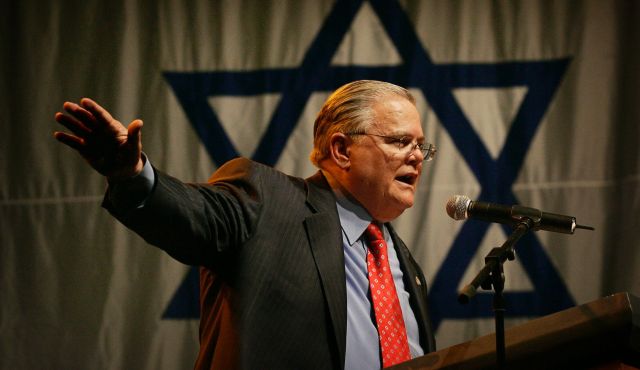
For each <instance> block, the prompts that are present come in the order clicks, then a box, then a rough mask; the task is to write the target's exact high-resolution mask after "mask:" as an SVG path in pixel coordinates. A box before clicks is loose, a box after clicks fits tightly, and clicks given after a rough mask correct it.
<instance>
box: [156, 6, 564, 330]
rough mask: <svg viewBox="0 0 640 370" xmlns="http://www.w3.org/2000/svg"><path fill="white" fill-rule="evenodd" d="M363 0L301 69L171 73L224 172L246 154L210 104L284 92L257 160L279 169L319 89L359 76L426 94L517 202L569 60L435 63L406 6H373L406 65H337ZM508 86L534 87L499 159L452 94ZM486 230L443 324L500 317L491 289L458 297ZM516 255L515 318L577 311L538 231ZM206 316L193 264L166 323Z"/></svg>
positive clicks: (436, 306)
mask: <svg viewBox="0 0 640 370" xmlns="http://www.w3.org/2000/svg"><path fill="white" fill-rule="evenodd" d="M362 3H363V0H358V1H347V0H345V1H337V2H336V4H335V5H334V7H333V9H332V10H331V12H330V13H329V15H328V16H327V18H326V19H325V21H324V24H323V25H322V27H321V29H320V31H319V32H318V35H317V36H316V38H315V39H314V40H313V42H312V43H311V45H310V47H309V49H308V51H307V53H306V55H305V57H304V59H303V61H302V63H301V65H300V66H299V67H297V68H282V69H264V70H255V71H244V72H224V71H218V72H193V73H174V72H165V73H164V76H165V78H166V80H167V81H168V83H169V84H170V86H171V87H172V88H173V90H174V92H175V94H176V96H177V97H178V100H179V102H180V104H181V105H182V107H183V109H184V111H185V113H186V114H187V116H188V118H189V120H190V122H191V124H192V125H193V127H194V128H195V130H196V132H197V134H198V135H199V136H200V138H201V140H202V142H203V143H204V145H205V147H206V149H207V151H208V153H209V154H210V156H211V158H212V159H213V161H214V162H215V163H216V164H217V165H218V166H219V165H221V164H223V163H224V162H226V161H228V160H230V159H232V158H234V157H236V156H237V155H238V153H237V151H236V149H235V147H234V145H233V143H232V142H231V140H230V139H229V137H228V136H227V134H226V132H225V131H224V129H223V126H222V125H221V123H220V121H219V119H218V117H217V116H216V114H215V112H214V111H213V110H212V108H211V106H210V105H209V104H208V101H207V99H208V98H209V97H211V96H253V95H259V94H267V93H280V94H281V100H280V102H279V104H278V105H277V107H276V109H275V111H274V113H273V115H272V117H271V119H270V121H269V126H268V128H267V130H266V132H265V133H264V136H263V137H262V139H261V141H260V143H259V144H258V147H257V149H256V150H255V152H254V153H253V155H252V159H254V160H256V161H259V162H262V163H265V164H268V165H275V164H276V162H277V160H278V158H279V157H280V154H281V153H282V151H283V149H284V147H285V145H286V142H287V140H288V138H289V135H290V134H291V133H292V132H293V130H294V128H295V125H296V123H297V122H298V120H299V117H300V115H301V113H302V111H303V109H304V106H305V104H306V102H307V100H308V99H309V97H310V95H311V94H312V93H313V92H316V91H323V92H330V91H333V90H335V89H336V88H338V87H339V86H341V85H343V84H345V83H347V82H350V81H353V80H357V79H375V80H384V81H389V82H392V83H395V84H397V85H401V86H405V87H409V88H417V89H420V90H421V91H422V93H423V94H424V97H425V98H426V100H427V101H428V102H429V104H430V106H431V108H432V109H433V110H434V112H435V113H436V114H437V116H438V118H439V120H440V122H442V124H443V125H444V128H445V129H446V130H447V131H448V133H449V135H450V136H451V138H452V139H453V142H454V144H455V145H456V147H457V149H458V150H459V151H460V153H461V155H462V157H463V158H464V160H465V161H466V162H467V164H468V166H469V167H470V169H471V171H472V173H473V174H474V176H475V178H476V179H477V181H478V182H479V184H480V185H481V188H482V190H481V194H480V197H479V199H480V200H483V201H490V202H498V203H506V204H514V203H518V201H517V199H516V197H515V195H514V193H513V191H512V189H511V188H512V185H513V183H514V181H515V180H516V177H517V174H518V172H519V170H520V168H521V167H522V164H523V162H524V159H525V155H526V153H527V151H528V149H529V146H530V144H531V140H532V138H533V136H534V134H535V132H536V130H537V128H538V126H539V124H540V121H541V119H542V116H543V115H544V113H545V111H546V109H547V107H548V105H549V103H550V102H551V99H552V97H553V95H554V93H555V91H556V89H557V87H558V84H559V83H560V81H561V79H562V76H563V74H564V72H565V70H566V68H567V66H568V64H569V60H568V59H558V60H544V61H533V62H510V63H486V64H478V63H476V64H435V63H433V61H432V60H431V58H430V57H429V55H428V53H427V51H426V50H425V49H424V48H423V46H422V44H421V43H420V41H419V39H418V37H417V35H416V33H415V31H414V29H413V28H412V25H411V22H410V20H409V18H408V17H407V15H406V14H405V12H404V10H403V9H402V7H401V6H400V5H399V4H398V2H397V1H385V0H371V1H370V4H371V6H372V8H373V9H374V11H375V13H376V14H377V16H378V17H379V18H380V20H381V22H382V24H383V26H384V28H385V30H386V32H387V34H388V36H389V38H390V39H391V41H392V42H393V44H394V45H395V47H396V48H397V51H398V53H399V54H400V56H401V58H402V60H403V64H401V65H398V66H380V67H371V66H331V65H330V63H331V59H332V57H333V55H334V54H335V52H336V50H337V48H338V46H339V45H340V42H341V40H342V39H343V37H344V35H345V34H346V32H347V31H348V29H349V26H350V25H351V23H352V22H353V19H354V18H355V16H356V14H357V12H358V10H359V9H360V7H361V5H362ZM510 86H526V87H527V89H528V92H527V94H526V96H525V98H524V100H523V102H522V105H521V106H520V107H519V110H518V112H517V114H516V116H515V118H514V120H513V123H512V125H511V129H510V131H509V133H508V135H507V138H506V143H505V145H504V147H503V148H502V150H501V152H500V154H499V156H498V158H497V159H495V160H494V159H493V158H492V157H491V155H490V154H489V152H488V150H487V149H486V147H485V146H484V144H483V143H482V140H481V139H480V137H479V136H478V135H477V133H476V132H475V131H474V130H473V128H472V126H471V124H470V123H469V120H468V119H467V117H466V116H465V115H464V113H463V112H462V110H461V108H460V106H459V105H458V103H457V102H456V100H455V98H454V96H453V89H456V88H474V87H510ZM247 124H250V123H247ZM488 228H489V224H488V223H483V222H479V221H467V222H465V223H464V225H463V226H462V228H461V230H460V232H459V234H458V235H457V237H456V238H455V241H454V243H453V245H452V247H451V249H450V251H449V253H448V255H447V257H446V258H445V260H444V262H443V263H442V265H441V267H440V269H439V270H438V271H437V273H436V274H435V278H434V281H433V282H431V287H430V293H429V304H430V307H431V316H432V317H431V318H432V321H433V325H434V327H435V328H437V327H438V326H439V325H440V323H441V322H442V320H444V319H461V318H477V317H488V316H492V315H493V313H492V311H491V293H479V294H478V295H477V296H476V297H475V299H474V300H472V301H471V303H470V304H468V305H465V306H462V305H459V304H458V303H457V300H456V295H457V293H456V290H457V287H458V286H459V284H460V281H461V279H462V276H463V274H464V272H465V270H466V267H467V266H468V265H469V263H470V261H471V259H472V258H473V256H474V255H475V253H476V251H477V249H478V248H479V246H480V242H481V241H482V239H483V237H484V235H485V234H486V233H487V230H488ZM503 230H504V232H505V235H508V234H509V233H510V232H511V230H510V229H509V228H508V227H507V226H504V227H503ZM517 251H518V256H519V259H520V261H521V263H522V266H523V267H524V269H525V271H526V273H527V274H528V276H529V278H530V280H531V282H532V284H533V287H534V290H533V291H531V292H506V293H505V298H506V300H507V302H508V307H507V316H510V317H523V316H524V317H531V316H539V315H545V314H548V313H551V312H555V311H558V310H561V309H564V308H567V307H571V306H573V305H574V301H573V299H572V297H571V295H570V293H569V292H568V290H567V288H566V286H565V284H564V282H563V281H562V279H561V278H560V276H559V274H558V272H557V271H556V270H555V268H554V267H553V264H552V263H551V261H550V260H549V257H548V256H547V254H546V253H545V251H544V249H543V248H542V245H541V243H540V241H539V240H538V238H537V237H536V236H535V234H533V233H530V234H528V235H526V236H525V237H523V238H522V239H521V240H520V241H519V244H518V246H517ZM507 278H508V277H507ZM198 316H199V308H198V272H197V270H196V269H195V268H192V269H191V270H190V271H189V273H188V274H187V278H186V279H185V281H184V282H183V283H182V285H181V286H180V287H179V288H178V290H177V292H176V294H175V295H174V298H173V299H172V301H171V302H170V304H169V306H168V307H167V309H166V311H165V314H164V317H165V318H197V317H198Z"/></svg>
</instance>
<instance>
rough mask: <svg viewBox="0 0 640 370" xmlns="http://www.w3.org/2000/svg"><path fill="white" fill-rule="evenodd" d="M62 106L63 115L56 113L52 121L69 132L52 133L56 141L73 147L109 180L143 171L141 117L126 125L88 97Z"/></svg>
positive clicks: (123, 177)
mask: <svg viewBox="0 0 640 370" xmlns="http://www.w3.org/2000/svg"><path fill="white" fill-rule="evenodd" d="M63 108H64V110H65V112H66V114H65V113H61V112H57V113H56V114H55V120H56V121H57V122H58V123H60V124H61V125H63V126H64V127H66V128H67V129H69V130H70V131H71V134H69V133H66V132H60V131H56V132H54V134H53V135H54V137H55V138H56V139H57V140H58V141H59V142H61V143H63V144H66V145H68V146H70V147H71V148H73V149H75V150H76V151H77V152H78V153H80V155H82V157H83V158H84V159H85V160H86V161H87V162H88V163H89V164H90V165H91V167H93V168H94V169H95V170H96V171H98V172H99V173H101V174H102V175H104V176H107V177H108V178H109V180H114V181H117V180H120V179H125V178H128V177H131V176H135V175H137V174H139V173H140V171H142V167H143V162H142V158H141V157H142V156H141V153H142V136H141V130H142V121H141V120H139V119H137V120H134V121H132V122H131V123H130V124H129V126H128V127H125V126H124V125H123V124H122V123H120V122H119V121H117V120H116V119H114V118H113V117H112V116H111V114H109V112H107V110H106V109H104V108H102V107H101V106H100V105H98V103H96V102H95V101H93V100H91V99H88V98H83V99H82V100H80V104H76V103H71V102H65V103H64V105H63Z"/></svg>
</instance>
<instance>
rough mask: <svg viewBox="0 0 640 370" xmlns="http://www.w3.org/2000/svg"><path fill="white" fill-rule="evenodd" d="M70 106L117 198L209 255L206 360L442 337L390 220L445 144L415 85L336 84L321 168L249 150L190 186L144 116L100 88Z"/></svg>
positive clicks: (260, 364)
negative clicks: (112, 102)
mask: <svg viewBox="0 0 640 370" xmlns="http://www.w3.org/2000/svg"><path fill="white" fill-rule="evenodd" d="M64 110H65V111H66V114H63V113H60V112H58V113H57V114H56V116H55V119H56V121H58V122H59V123H61V124H62V125H64V126H65V127H67V128H68V129H69V130H71V132H72V133H71V134H68V133H63V132H56V133H55V134H54V135H55V137H56V139H58V140H59V141H61V142H62V143H64V144H67V145H68V146H70V147H72V148H74V149H76V150H77V151H78V152H79V153H80V154H81V155H82V156H83V157H84V158H85V159H86V160H87V161H88V162H89V164H90V165H91V166H92V167H93V168H94V169H96V170H97V171H98V172H100V173H101V174H102V175H104V176H106V177H107V179H108V182H109V189H108V190H107V194H106V196H105V201H104V207H106V208H107V209H108V210H109V212H111V213H112V214H113V215H114V216H115V217H116V218H117V219H118V220H120V221H121V222H122V223H123V224H124V225H126V226H127V227H129V228H131V229H132V230H134V231H135V232H136V233H138V234H139V235H141V236H142V237H143V238H144V239H145V240H147V241H148V242H149V243H151V244H153V245H156V246H158V247H160V248H162V249H163V250H165V251H166V252H167V253H169V254H170V255H171V256H173V257H174V258H175V259H177V260H178V261H181V262H183V263H186V264H191V265H197V266H201V269H200V289H201V322H200V342H201V348H200V353H199V355H198V359H197V362H196V368H198V369H208V368H211V369H214V368H215V369H230V368H248V369H257V368H260V369H311V368H318V369H339V368H347V369H376V368H381V367H386V366H390V365H393V364H395V363H398V362H402V361H406V360H408V359H410V358H412V357H417V356H421V355H422V354H424V353H427V352H430V351H433V350H434V349H435V342H434V338H433V333H432V330H431V327H430V324H429V318H428V310H427V304H426V299H427V291H426V281H425V279H424V276H423V274H422V272H421V270H420V267H419V266H418V264H417V263H416V262H415V261H414V260H413V258H412V257H411V255H410V253H409V250H408V249H407V247H406V246H405V245H404V243H403V242H402V240H400V238H398V236H397V235H396V234H395V232H394V231H393V228H392V227H391V225H390V224H389V223H388V222H389V221H391V220H393V219H395V218H396V217H398V216H399V215H400V214H401V213H402V212H403V211H404V210H405V209H407V208H409V207H411V206H412V205H413V202H414V196H415V191H416V187H417V185H418V180H419V177H420V174H421V172H422V165H423V161H425V160H429V159H431V158H432V157H433V155H434V154H435V147H433V146H432V145H430V144H426V143H425V142H424V140H425V139H424V135H423V132H422V127H421V124H420V117H419V114H418V112H417V109H416V107H415V101H414V99H413V97H412V96H411V95H410V93H409V92H408V91H407V90H405V89H403V88H401V87H398V86H395V85H392V84H389V83H385V82H379V81H356V82H352V83H350V84H347V85H345V86H343V87H341V88H340V89H338V90H336V92H334V93H333V94H332V95H331V96H330V97H329V98H328V99H327V101H326V103H325V104H324V106H323V108H322V109H321V111H320V113H319V114H318V117H317V119H316V122H315V125H314V148H313V152H312V154H311V160H312V162H313V163H314V164H315V165H316V166H317V167H319V169H320V170H319V171H318V172H317V173H316V174H315V175H314V176H312V177H310V178H308V179H300V178H295V177H290V176H287V175H285V174H283V173H281V172H278V171H276V170H274V169H272V168H269V167H267V166H264V165H261V164H258V163H255V162H252V161H250V160H247V159H243V158H239V159H235V160H232V161H230V162H228V163H227V164H225V165H223V166H222V167H220V168H219V169H218V171H216V173H215V174H214V175H213V176H212V177H211V179H210V181H209V184H199V185H196V184H184V183H182V182H180V181H178V180H176V179H174V178H172V177H170V176H168V175H166V174H164V173H162V172H161V171H159V170H157V169H155V168H153V167H152V166H151V164H150V161H149V160H146V158H145V157H144V155H143V154H142V152H141V149H142V145H141V136H140V133H141V128H142V121H140V120H135V121H133V122H132V123H131V124H129V126H128V128H125V127H124V126H123V125H122V124H121V123H120V122H118V121H116V120H115V119H113V117H111V115H110V114H109V113H108V112H107V111H106V110H105V109H103V108H102V107H100V106H99V105H98V104H97V103H95V102H93V101H92V100H90V99H83V100H81V102H80V105H78V104H74V103H69V102H67V103H65V104H64ZM369 277H371V279H369ZM378 277H379V279H378ZM386 282H389V284H386ZM385 311H386V312H385Z"/></svg>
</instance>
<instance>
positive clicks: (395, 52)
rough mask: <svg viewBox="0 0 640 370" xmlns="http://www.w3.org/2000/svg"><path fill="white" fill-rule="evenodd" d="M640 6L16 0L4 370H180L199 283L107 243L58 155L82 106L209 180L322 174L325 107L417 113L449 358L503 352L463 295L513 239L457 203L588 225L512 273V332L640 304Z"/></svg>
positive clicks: (422, 242) (428, 252)
mask: <svg viewBox="0 0 640 370" xmlns="http://www.w3.org/2000/svg"><path fill="white" fill-rule="evenodd" d="M639 4H640V3H638V2H635V1H600V0H591V1H589V0H586V1H513V2H511V1H395V0H389V1H373V0H372V1H364V2H363V1H336V2H333V1H297V0H295V1H271V2H268V1H197V0H193V1H170V0H164V1H163V0H161V1H128V0H127V1H125V0H120V1H103V0H88V1H82V2H80V1H72V0H63V1H56V2H41V1H36V0H23V1H19V2H18V1H14V2H10V3H9V4H5V5H4V6H3V12H2V15H1V16H0V20H1V22H0V45H1V46H0V50H1V53H2V58H1V59H0V69H1V72H2V73H1V74H0V82H1V84H2V85H1V86H2V88H1V90H0V94H2V95H1V97H0V117H1V119H2V124H1V125H0V130H1V131H0V368H2V369H34V368H45V369H186V368H190V367H191V366H192V364H193V361H194V359H195V354H196V351H197V348H198V339H197V332H198V328H197V316H198V307H197V280H196V279H194V277H195V274H194V271H195V270H194V269H192V268H190V267H188V266H184V265H182V264H180V263H178V262H175V261H174V260H172V259H171V258H170V257H168V256H167V255H166V254H164V253H163V252H161V251H159V250H158V249H156V248H154V247H151V246H149V245H146V243H145V242H144V241H142V240H141V239H140V238H139V237H137V236H136V235H135V234H133V233H132V232H130V231H128V230H126V229H125V228H124V227H123V226H121V225H119V224H118V223H117V222H115V221H114V220H113V219H112V218H111V217H110V216H109V215H108V214H107V212H106V211H104V210H103V209H101V207H100V202H101V199H102V195H103V192H104V189H105V187H106V184H105V181H104V179H103V178H101V177H100V176H99V175H98V174H96V173H94V172H93V171H92V170H91V169H89V168H88V167H87V165H86V164H85V163H84V162H83V160H82V159H81V158H80V157H79V156H77V155H76V154H75V153H74V152H73V151H72V150H70V149H68V148H66V147H64V146H62V145H60V144H58V143H57V142H56V141H55V140H54V139H53V138H52V135H51V133H52V131H53V130H55V129H58V127H56V125H57V124H56V123H55V122H54V120H53V115H54V113H55V112H56V111H58V110H60V109H61V106H62V103H63V102H64V101H66V100H72V101H78V100H79V99H80V98H81V97H84V96H88V97H92V98H94V99H96V100H97V101H98V102H100V103H101V104H103V105H104V106H105V107H107V108H108V109H109V110H110V111H111V112H112V113H113V114H114V115H115V116H116V117H118V118H119V119H120V120H122V121H123V122H125V123H128V122H130V121H132V120H133V119H135V118H142V119H143V120H144V122H145V126H144V129H143V142H144V150H145V152H146V153H147V154H148V157H149V158H150V160H151V161H152V163H153V164H154V165H156V166H157V167H159V168H161V169H163V170H165V171H167V172H169V173H171V174H173V175H174V176H176V177H178V178H180V179H183V180H185V181H205V180H206V179H207V178H208V177H209V175H210V174H211V173H212V172H213V171H214V170H215V169H216V168H217V167H218V166H220V165H221V164H222V163H223V162H225V161H226V160H228V159H230V158H232V157H234V156H237V155H243V156H247V157H252V158H254V159H256V160H258V161H261V162H264V163H267V164H269V165H273V166H275V167H276V168H279V169H281V170H283V171H285V172H287V173H290V174H293V175H297V176H303V177H304V176H308V175H310V174H312V173H313V172H314V168H313V167H312V165H311V164H310V162H309V161H308V154H309V151H310V148H311V144H312V132H311V131H312V123H313V120H314V118H315V114H316V112H317V111H318V110H319V108H320V105H321V104H322V102H323V101H324V99H325V98H326V97H327V96H328V94H329V92H330V91H332V90H334V89H335V88H337V87H338V86H340V85H342V84H343V83H346V82H348V81H351V80H354V79H362V78H368V79H381V80H387V81H390V82H394V83H396V84H399V85H403V86H406V87H408V88H410V89H411V91H413V92H414V93H415V96H416V98H417V101H418V107H419V110H420V111H421V114H422V117H423V125H424V130H425V133H426V137H427V140H428V141H429V142H433V143H435V144H436V145H437V146H438V148H439V149H438V150H439V151H438V155H437V158H436V160H435V161H433V162H431V163H428V164H426V165H425V170H424V176H423V179H422V181H421V183H420V187H419V191H418V195H417V199H416V204H415V206H414V207H413V208H412V209H411V210H409V211H407V212H405V214H403V215H402V216H401V217H400V218H399V219H398V220H397V221H396V222H395V225H396V227H397V230H398V232H399V234H400V235H401V236H402V237H403V238H404V240H405V241H406V242H407V244H408V245H409V246H410V248H411V249H412V251H413V253H414V255H415V257H416V259H417V260H418V261H419V263H420V264H421V265H422V267H423V269H424V271H425V273H426V274H427V277H428V280H429V285H430V297H429V298H430V304H431V307H432V309H433V320H434V325H435V327H437V340H438V347H439V348H443V347H446V346H449V345H452V344H455V343H459V342H462V341H464V340H468V339H471V338H473V337H476V336H478V335H481V334H485V333H488V332H490V331H492V330H493V316H492V312H491V294H490V293H488V292H486V293H480V294H478V296H476V297H475V298H474V300H473V301H472V302H471V303H470V304H468V305H465V306H462V305H460V304H458V303H457V301H456V291H457V290H458V289H459V288H460V287H461V286H463V285H464V284H466V283H468V282H469V281H470V280H471V279H472V278H473V276H474V274H475V273H476V272H477V271H478V270H479V269H480V268H481V267H482V265H483V257H484V256H485V255H486V254H487V253H488V251H489V250H490V249H491V248H492V247H497V246H500V245H501V244H502V243H503V242H504V240H506V238H507V235H508V232H509V229H508V228H504V227H502V226H500V225H497V224H489V223H484V222H480V221H468V222H461V221H454V220H452V219H450V218H449V217H448V216H447V215H446V213H445V210H444V205H445V203H446V201H447V199H448V198H449V197H450V196H452V195H454V194H464V195H467V196H469V197H470V198H471V199H480V200H484V201H491V202H497V203H504V204H516V203H517V204H523V205H527V206H531V207H535V208H539V209H543V210H545V211H548V212H553V213H560V214H568V215H573V216H576V218H577V220H578V223H581V224H586V225H591V226H594V227H595V231H593V232H589V231H584V230H578V231H577V232H576V233H575V234H574V235H565V234H554V233H548V232H542V231H540V232H535V233H530V234H528V235H527V236H526V237H525V238H523V239H522V240H521V241H520V242H519V243H518V244H517V246H516V249H517V254H518V256H517V258H516V260H515V261H514V262H509V263H507V265H506V267H505V268H506V279H507V283H506V293H507V294H506V299H507V305H508V306H507V316H508V320H507V324H508V325H514V324H516V323H521V322H523V321H526V320H529V319H531V318H533V317H537V316H541V315H546V314H549V313H552V312H556V311H558V310H562V309H565V308H567V307H571V306H573V305H576V304H582V303H586V302H589V301H592V300H595V299H598V298H599V297H602V296H606V295H608V294H612V293H615V292H621V291H628V292H630V293H632V294H636V295H639V294H640V283H639V282H640V248H639V247H640V243H639V242H638V241H637V233H638V227H639V226H640V221H639V220H640V187H639V185H640V162H639V160H638V159H639V158H640V155H639V154H640V153H639V152H640V150H639V148H640V135H639V129H638V123H639V122H640V108H639V106H640V104H638V100H637V97H638V92H640V69H639V68H638V65H640V52H639V50H640V49H639V48H638V47H637V46H638V40H639V39H640V22H639V20H640V5H639Z"/></svg>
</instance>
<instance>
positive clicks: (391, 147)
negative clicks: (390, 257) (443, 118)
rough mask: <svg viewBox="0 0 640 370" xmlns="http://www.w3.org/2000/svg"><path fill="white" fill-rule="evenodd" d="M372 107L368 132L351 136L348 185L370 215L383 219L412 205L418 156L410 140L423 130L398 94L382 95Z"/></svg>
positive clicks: (419, 164)
mask: <svg viewBox="0 0 640 370" xmlns="http://www.w3.org/2000/svg"><path fill="white" fill-rule="evenodd" d="M373 111H374V123H373V124H372V125H371V126H370V127H369V128H368V129H367V131H366V133H367V134H370V135H354V136H351V138H352V142H351V144H350V145H349V146H348V151H349V159H350V166H349V168H348V174H347V181H348V183H349V185H348V190H349V192H350V193H351V196H353V197H354V198H356V200H358V202H360V204H362V205H363V206H364V207H365V208H366V209H367V211H369V213H370V214H371V215H372V216H373V217H374V218H375V219H376V220H379V221H383V222H387V221H390V220H393V219H395V218H396V217H398V216H399V215H400V214H401V213H402V212H403V211H404V210H405V209H407V208H409V207H411V206H412V205H413V201H414V196H415V192H416V188H417V186H418V180H419V178H420V174H421V173H422V162H423V157H422V153H421V152H420V150H419V149H417V148H415V146H416V144H418V143H423V142H424V134H423V133H422V126H421V125H420V115H419V114H418V111H417V110H416V107H415V106H414V105H413V104H411V102H409V101H408V100H406V99H404V98H402V97H399V96H396V95H389V96H386V97H383V98H381V99H380V100H379V101H378V102H377V103H375V104H374V105H373ZM374 135H382V136H386V138H384V137H380V136H374Z"/></svg>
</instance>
